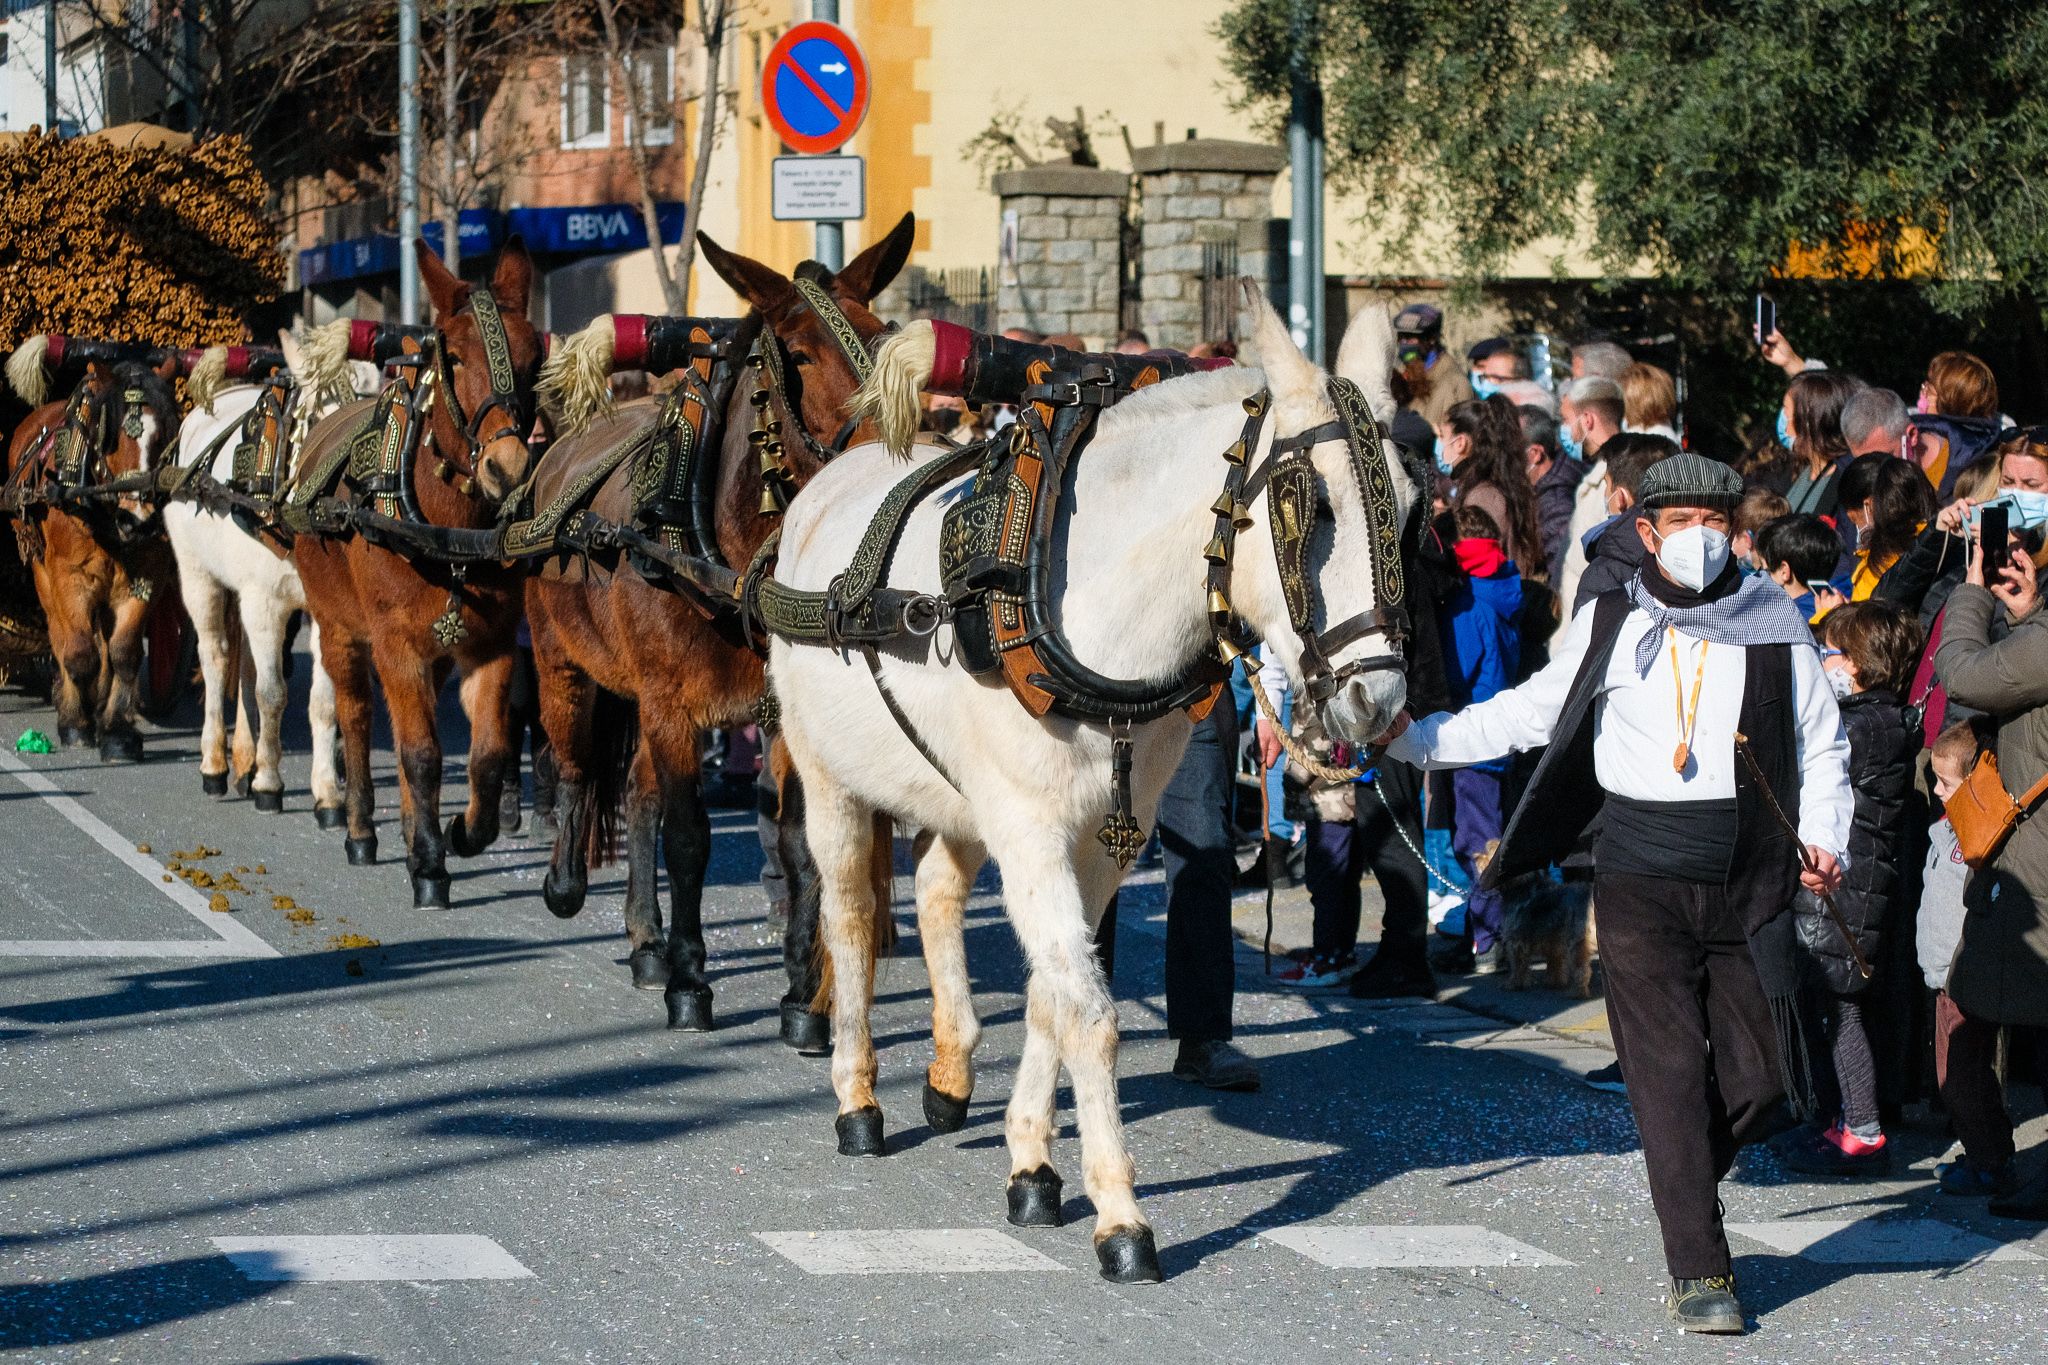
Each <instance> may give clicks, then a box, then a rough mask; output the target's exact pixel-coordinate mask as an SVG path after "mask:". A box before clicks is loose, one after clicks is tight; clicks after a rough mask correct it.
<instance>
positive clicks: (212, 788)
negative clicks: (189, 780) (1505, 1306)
mask: <svg viewBox="0 0 2048 1365" xmlns="http://www.w3.org/2000/svg"><path fill="white" fill-rule="evenodd" d="M199 790H200V791H201V792H202V793H204V794H205V795H207V796H226V795H227V794H228V775H227V774H226V773H201V774H199Z"/></svg>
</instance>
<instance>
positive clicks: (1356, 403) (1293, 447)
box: [1204, 377, 1410, 705]
mask: <svg viewBox="0 0 2048 1365" xmlns="http://www.w3.org/2000/svg"><path fill="white" fill-rule="evenodd" d="M1328 393H1329V397H1330V402H1331V404H1332V405H1333V406H1334V407H1335V408H1336V409H1337V417H1336V420H1334V421H1330V422H1324V423H1322V424H1320V425H1318V426H1314V427H1311V428H1309V429H1308V430H1306V431H1302V432H1298V433H1296V434H1294V435H1291V436H1275V437H1274V438H1273V442H1272V445H1271V447H1270V448H1269V449H1268V450H1267V452H1266V457H1265V459H1264V460H1263V461H1262V462H1261V463H1260V464H1259V466H1258V467H1257V468H1256V469H1251V470H1249V471H1248V468H1247V466H1248V464H1249V460H1250V454H1251V451H1252V450H1253V449H1254V448H1255V447H1256V446H1257V444H1258V438H1259V432H1260V429H1261V427H1262V426H1263V425H1264V423H1265V418H1266V414H1267V412H1268V410H1269V409H1270V407H1271V405H1272V392H1271V390H1269V389H1261V390H1259V392H1257V393H1255V394H1253V395H1252V396H1251V397H1249V398H1247V399H1245V400H1244V410H1245V413H1246V417H1245V425H1244V433H1243V435H1242V436H1240V437H1239V439H1238V440H1237V442H1236V443H1235V444H1234V445H1232V446H1231V447H1230V448H1229V449H1227V450H1226V451H1225V452H1224V459H1225V460H1226V461H1227V462H1228V464H1229V466H1230V471H1229V473H1228V474H1227V475H1226V476H1225V477H1224V482H1223V492H1222V494H1221V496H1219V497H1218V498H1217V499H1216V502H1215V504H1214V506H1213V507H1212V509H1211V510H1212V511H1214V512H1215V513H1216V520H1217V526H1216V535H1215V537H1214V538H1213V539H1212V540H1211V541H1210V542H1209V546H1208V548H1207V550H1206V551H1205V552H1204V554H1205V557H1206V558H1207V559H1208V561H1209V613H1210V622H1211V626H1212V628H1213V629H1214V630H1215V632H1216V639H1217V648H1218V650H1219V651H1220V652H1221V653H1222V655H1223V657H1224V659H1225V660H1226V661H1228V660H1231V659H1235V658H1237V657H1239V656H1241V655H1243V653H1244V651H1245V648H1246V645H1247V642H1246V641H1245V640H1242V639H1237V638H1233V634H1234V631H1235V629H1236V617H1235V614H1234V612H1233V611H1232V609H1231V606H1230V601H1229V587H1230V564H1231V550H1232V548H1233V547H1234V545H1235V542H1236V538H1237V533H1238V532H1239V531H1241V530H1244V529H1247V528H1248V527H1250V525H1251V524H1252V523H1251V518H1250V515H1249V511H1250V504H1251V501H1252V499H1254V498H1256V497H1258V496H1260V495H1261V494H1262V493H1263V494H1264V496H1265V499H1266V521H1267V525H1268V526H1269V527H1270V528H1271V530H1272V534H1273V556H1274V559H1275V561H1276V563H1277V566H1278V569H1279V574H1280V590H1281V595H1282V596H1283V598H1284V599H1285V600H1286V604H1287V622H1288V625H1289V626H1290V627H1292V629H1293V630H1294V633H1295V635H1296V636H1297V637H1299V638H1300V640H1301V673H1302V687H1303V690H1304V692H1305V693H1306V695H1307V696H1308V698H1309V699H1310V700H1311V701H1313V702H1315V703H1317V704H1318V705H1320V704H1321V703H1323V702H1326V701H1328V700H1329V699H1330V698H1331V697H1333V696H1335V695H1336V694H1337V693H1338V692H1339V691H1341V690H1342V689H1343V688H1344V686H1345V684H1346V683H1348V682H1350V681H1351V680H1352V679H1353V678H1356V677H1358V676H1360V675H1362V674H1365V673H1373V672H1405V671H1406V670H1407V666H1408V664H1407V659H1406V657H1405V656H1404V655H1403V654H1402V652H1401V646H1402V644H1403V642H1404V641H1406V640H1407V638H1408V635H1409V630H1410V624H1409V617H1408V610H1407V607H1406V605H1405V604H1406V600H1407V583H1406V581H1405V579H1404V577H1403V575H1402V572H1401V523H1400V508H1399V503H1398V500H1397V498H1396V496H1395V492H1394V483H1393V479H1392V478H1391V477H1390V476H1389V475H1388V473H1387V466H1386V461H1385V459H1384V458H1383V456H1382V454H1381V452H1382V450H1383V449H1384V446H1383V444H1382V443H1383V442H1384V441H1385V440H1386V439H1387V437H1386V432H1385V431H1384V429H1383V428H1382V427H1381V426H1380V424H1379V421H1378V419H1376V418H1375V417H1374V416H1373V415H1372V409H1371V407H1370V406H1369V405H1368V404H1367V403H1366V401H1365V395H1364V394H1362V393H1360V392H1359V389H1358V386H1357V385H1356V384H1353V383H1352V382H1351V381H1350V380H1348V379H1342V378H1334V377H1333V378H1332V379H1331V380H1330V381H1329V386H1328ZM1338 440H1341V441H1343V442H1344V445H1345V451H1346V454H1347V456H1348V458H1349V462H1350V465H1351V473H1352V477H1353V479H1355V480H1356V481H1357V484H1358V492H1359V499H1360V502H1361V503H1362V505H1363V507H1364V511H1365V517H1366V557H1367V561H1368V563H1369V564H1370V566H1371V569H1372V577H1373V589H1374V592H1373V597H1374V604H1373V608H1372V610H1370V611H1365V612H1360V613H1358V614H1357V615H1354V616H1351V617H1348V618H1346V619H1345V620H1342V621H1339V622H1336V623H1335V624H1332V625H1328V626H1326V627H1324V628H1323V629H1322V630H1320V631H1317V630H1315V629H1314V622H1315V589H1314V581H1315V576H1314V575H1313V574H1311V573H1310V571H1309V565H1308V545H1309V537H1310V535H1311V533H1312V531H1313V529H1314V527H1315V525H1316V523H1317V522H1318V521H1332V522H1333V521H1334V519H1335V514H1334V512H1333V511H1332V509H1331V508H1330V506H1329V505H1328V503H1327V502H1326V501H1325V500H1324V497H1323V491H1322V481H1321V480H1320V478H1319V477H1318V475H1317V474H1316V469H1315V463H1314V460H1313V458H1312V455H1313V452H1314V449H1315V447H1316V446H1318V445H1321V444H1322V443H1324V442H1325V441H1338ZM1371 635H1378V636H1379V637H1380V638H1381V639H1382V640H1383V641H1385V643H1386V645H1387V650H1386V652H1384V653H1380V654H1370V655H1366V656H1365V657H1363V658H1359V659H1353V660H1351V661H1350V662H1348V663H1345V664H1342V665H1335V664H1333V663H1332V662H1331V660H1332V658H1333V657H1334V656H1335V655H1337V654H1338V653H1339V652H1341V651H1342V650H1344V649H1345V648H1347V647H1348V646H1350V645H1352V644H1354V643H1356V642H1357V641H1359V640H1362V639H1365V638H1366V637H1367V636H1371ZM1248 666H1249V661H1248Z"/></svg>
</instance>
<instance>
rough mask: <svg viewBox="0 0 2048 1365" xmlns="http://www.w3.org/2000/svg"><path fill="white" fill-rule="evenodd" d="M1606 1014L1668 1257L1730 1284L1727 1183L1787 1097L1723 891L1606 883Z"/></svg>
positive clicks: (1620, 877) (1676, 1268) (1647, 880)
mask: <svg viewBox="0 0 2048 1365" xmlns="http://www.w3.org/2000/svg"><path fill="white" fill-rule="evenodd" d="M1593 905H1594V912H1595V914H1596V915H1597V916H1598V917H1599V920H1598V924H1599V933H1600V961H1601V966H1602V968H1603V969H1604V971H1605V974H1606V981H1607V1017H1608V1021H1609V1023H1610V1024H1611V1026H1612V1028H1613V1030H1614V1049H1615V1051H1616V1052H1617V1053H1618V1054H1619V1055H1620V1059H1621V1071H1622V1075H1623V1076H1625V1077H1627V1079H1628V1099H1629V1104H1630V1106H1631V1107H1632V1108H1634V1110H1635V1116H1636V1129H1637V1131H1638V1132H1639V1133H1640V1134H1641V1137H1642V1143H1643V1164H1644V1165H1645V1166H1646V1167H1648V1169H1649V1176H1650V1200H1651V1203H1652V1204H1653V1205H1654V1206H1655V1207H1656V1210H1657V1224H1658V1226H1659V1227H1660V1228H1661V1229H1662V1230H1663V1233H1664V1260H1665V1264H1666V1265H1667V1266H1668V1267H1669V1269H1670V1271H1671V1274H1672V1275H1673V1276H1674V1277H1676V1278H1679V1279H1696V1278H1699V1277H1702V1276H1707V1275H1725V1274H1727V1273H1728V1271H1729V1258H1728V1238H1727V1236H1726V1235H1725V1234H1724V1233H1723V1232H1722V1230H1721V1212H1720V1203H1719V1195H1718V1186H1719V1185H1720V1183H1721V1179H1722V1177H1723V1176H1725V1175H1727V1174H1728V1168H1729V1167H1730V1166H1731V1165H1733V1164H1734V1161H1735V1152H1736V1149H1737V1148H1739V1147H1740V1146H1741V1145H1742V1144H1743V1143H1745V1142H1750V1141H1754V1140H1755V1139H1756V1138H1758V1137H1761V1136H1762V1135H1763V1132H1762V1130H1763V1129H1764V1127H1765V1125H1767V1124H1768V1123H1769V1121H1770V1117H1771V1114H1772V1111H1773V1109H1774V1107H1775V1106H1776V1104H1777V1102H1778V1100H1779V1098H1780V1096H1781V1094H1782V1086H1781V1083H1780V1081H1779V1077H1778V1045H1777V1038H1776V1034H1775V1032H1774V1031H1773V1028H1772V1025H1771V1010H1770V1004H1769V1002H1768V1001H1766V1000H1765V998H1764V992H1763V987H1762V985H1761V984H1759V982H1758V981H1757V974H1756V966H1755V964H1754V963H1753V962H1752V961H1751V959H1750V956H1749V944H1748V941H1747V939H1746V938H1745V936H1744V935H1743V932H1742V924H1741V921H1740V920H1739V919H1738V918H1737V916H1736V912H1735V909H1734V907H1733V906H1731V905H1730V904H1729V903H1728V894H1727V891H1726V890H1725V888H1723V887H1719V886H1708V885H1703V884H1701V883H1698V882H1682V881H1673V880H1670V879H1667V878H1663V877H1637V876H1630V875H1627V874H1624V873H1605V872H1603V873H1598V874H1596V875H1595V877H1594V880H1593Z"/></svg>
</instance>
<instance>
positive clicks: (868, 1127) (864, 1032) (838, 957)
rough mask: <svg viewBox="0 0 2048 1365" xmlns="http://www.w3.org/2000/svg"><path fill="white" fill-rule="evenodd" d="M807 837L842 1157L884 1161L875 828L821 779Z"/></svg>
mask: <svg viewBox="0 0 2048 1365" xmlns="http://www.w3.org/2000/svg"><path fill="white" fill-rule="evenodd" d="M804 817H805V832H806V834H807V835H808V837H809V840H810V848H811V856H812V857H813V858H814V859H815V860H816V863H817V877H818V890H819V895H820V900H819V906H818V908H819V915H820V918H821V921H822V924H823V930H824V938H825V951H826V952H827V954H829V955H830V957H831V960H832V982H833V984H832V1033H833V1039H832V1043H833V1046H832V1090H833V1093H834V1094H836V1095H837V1096H838V1098H839V1117H838V1118H837V1120H836V1121H835V1123H834V1127H835V1128H836V1129H837V1131H838V1135H839V1154H840V1155H841V1156H880V1155H882V1151H883V1143H882V1109H881V1106H880V1105H878V1104H876V1103H875V1040H874V1036H873V1034H872V1033H871V1032H870V1031H869V1027H868V1014H869V1011H870V1010H872V1009H873V1007H874V997H875V908H874V905H873V900H874V894H875V890H874V883H873V880H872V878H871V875H870V868H869V857H870V854H871V846H872V844H873V842H874V824H873V822H872V820H871V819H870V816H869V812H868V810H867V809H866V808H865V807H863V806H862V805H861V804H860V802H859V801H858V800H857V799H856V798H855V797H854V796H853V794H852V793H851V792H849V791H847V790H846V789H844V788H842V787H840V786H839V785H838V784H836V783H834V782H833V781H831V780H830V778H829V777H826V776H825V775H824V774H822V773H813V774H811V775H810V777H809V778H807V779H806V782H805V811H804Z"/></svg>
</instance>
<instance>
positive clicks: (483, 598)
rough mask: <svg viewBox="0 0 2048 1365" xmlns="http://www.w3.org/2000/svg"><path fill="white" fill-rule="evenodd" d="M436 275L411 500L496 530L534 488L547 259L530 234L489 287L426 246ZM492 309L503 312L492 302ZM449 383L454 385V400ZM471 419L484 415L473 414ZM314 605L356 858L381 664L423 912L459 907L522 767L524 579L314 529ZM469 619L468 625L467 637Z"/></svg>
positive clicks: (303, 557) (353, 417)
mask: <svg viewBox="0 0 2048 1365" xmlns="http://www.w3.org/2000/svg"><path fill="white" fill-rule="evenodd" d="M419 261H420V276H421V279H422V280H423V281H424V283H425V284H426V288H427V294H428V297H429V298H430V299H431V300H432V302H433V305H434V325H435V327H436V329H437V336H438V343H437V344H438V345H439V346H441V347H442V348H444V351H445V356H446V362H447V363H446V364H445V366H444V367H443V368H442V371H441V374H442V378H441V382H440V387H437V389H436V390H435V394H434V402H433V404H432V407H431V409H430V410H429V413H428V421H429V426H428V429H427V433H426V434H425V435H424V436H423V437H421V440H422V441H423V442H431V443H432V449H431V450H428V449H425V448H424V447H423V448H422V449H421V451H420V456H419V459H418V460H417V461H416V462H415V466H414V470H413V476H412V478H411V480H410V484H411V487H410V495H411V498H412V499H413V501H414V503H415V505H416V506H417V509H418V513H419V515H420V517H421V518H423V519H424V520H425V521H426V522H427V523H429V524H431V525H433V526H439V527H447V528H478V527H489V526H491V525H493V524H494V522H495V519H496V516H497V510H498V506H499V504H500V503H501V502H502V501H503V499H504V498H505V496H506V495H507V494H508V493H510V492H512V491H513V490H514V489H516V488H518V487H519V486H520V485H521V484H522V483H524V482H525V481H526V477H527V470H528V465H529V464H530V462H531V456H530V454H529V452H528V450H527V445H526V426H527V425H528V423H529V421H530V415H531V412H532V402H533V397H532V396H533V381H534V376H535V373H536V372H537V370H538V369H539V367H540V361H541V341H540V337H539V335H538V334H537V333H536V332H535V331H534V329H533V326H532V324H530V323H529V322H528V321H527V319H526V303H527V293H528V290H529V289H530V287H531V285H532V282H533V262H532V260H531V258H530V257H528V255H527V254H526V248H525V246H524V244H523V243H521V242H520V241H519V239H518V238H516V237H515V238H514V239H513V240H512V241H511V242H509V243H508V244H507V245H506V247H505V249H504V252H503V253H502V255H501V256H500V257H499V259H498V263H497V268H496V270H495V271H494V272H493V273H492V275H491V282H490V285H489V287H488V289H487V290H486V289H483V288H479V287H472V286H471V285H469V284H467V283H465V282H464V281H462V280H460V279H457V278H456V277H455V276H454V275H451V274H450V273H449V272H448V269H447V267H446V266H444V265H442V264H441V260H440V258H439V257H438V256H436V255H435V254H434V253H433V252H432V251H431V250H429V249H427V248H426V247H425V246H424V245H421V246H420V248H419ZM484 296H488V297H489V298H491V299H492V300H494V301H495V303H496V305H497V306H496V309H495V310H491V311H492V312H493V314H494V316H495V317H496V318H497V319H499V321H498V322H497V323H496V324H495V326H494V328H493V330H500V329H501V338H502V340H503V342H504V343H505V346H506V349H507V351H508V352H509V354H504V355H500V356H499V357H498V362H499V368H500V370H501V371H502V370H503V369H504V367H505V366H506V365H507V364H508V363H509V367H510V371H511V379H512V387H511V388H510V389H504V388H501V387H499V386H498V385H497V384H494V383H493V380H492V375H491V370H492V368H493V366H492V358H491V356H490V355H489V354H487V345H486V343H487V341H488V340H489V338H488V337H487V336H486V332H485V329H484V327H483V326H480V324H479V321H478V313H479V311H481V309H480V308H479V304H480V300H481V298H482V297H484ZM485 307H487V305H485ZM442 387H447V388H452V390H453V397H454V399H455V401H454V402H449V401H447V395H446V394H444V393H443V392H442V391H441V388H442ZM374 401H375V400H364V401H362V402H357V403H351V404H349V405H347V406H345V407H343V408H341V409H340V410H339V411H337V412H335V413H333V414H332V415H330V416H329V417H327V418H326V419H325V420H323V421H322V422H321V423H320V425H318V426H317V427H315V428H314V429H313V430H312V432H311V433H309V434H308V436H307V438H306V441H305V444H304V447H303V449H302V450H301V452H300V455H299V463H298V477H300V478H304V477H305V476H306V475H307V473H308V472H309V471H311V470H312V469H314V468H315V467H316V466H317V465H318V464H319V462H320V461H321V459H322V457H323V456H324V455H325V454H326V453H327V452H328V451H329V450H330V449H331V448H332V447H333V446H334V444H335V443H336V442H339V441H344V440H347V439H349V438H350V436H351V435H352V434H353V433H354V432H356V431H357V430H358V428H359V427H360V425H361V418H362V416H363V414H364V413H365V412H366V411H368V410H369V408H370V406H371V405H372V403H373V402H374ZM463 414H467V415H468V420H467V421H466V422H465V421H464V420H463ZM292 557H293V559H294V560H295V561H296V562H297V564H298V569H299V578H300V580H301V581H302V582H303V583H304V585H305V592H306V609H307V611H308V612H309V613H310V614H311V615H312V617H313V620H314V622H315V624H317V625H318V626H319V629H320V657H321V660H322V662H323V663H324V664H325V665H326V668H327V673H328V676H329V677H330V678H332V679H333V680H334V703H335V712H336V719H337V720H338V721H339V722H340V725H341V733H342V746H343V749H342V752H343V761H344V764H345V767H346V775H345V782H346V794H345V796H344V807H345V810H346V814H347V821H348V855H349V861H350V862H352V863H370V862H375V861H376V858H377V833H376V829H375V826H374V824H373V823H372V818H371V817H372V814H373V811H374V801H375V797H374V793H373V791H372V789H371V782H370V668H371V665H372V664H373V663H374V664H375V666H376V670H377V677H378V680H379V681H380V682H381V683H382V684H383V688H384V704H385V706H386V708H387V709H388V710H389V712H390V715H391V733H392V738H393V740H394V742H395V744H396V747H397V749H398V777H399V799H400V803H401V810H402V811H403V820H402V825H403V829H404V833H405V840H406V856H405V861H406V870H407V871H408V872H410V873H411V875H412V890H413V904H414V905H415V906H420V907H425V908H432V909H445V908H447V906H448V868H447V852H448V850H449V849H450V848H453V849H454V851H455V852H456V853H457V854H458V855H460V856H463V857H469V856H471V855H473V854H476V853H480V852H482V851H483V849H484V848H486V847H487V846H489V845H490V843H491V842H492V841H493V840H495V839H496V838H497V837H498V795H499V789H500V787H502V786H503V784H504V777H505V771H506V767H507V765H508V764H509V763H510V762H511V761H512V759H513V752H514V751H513V748H512V737H511V717H510V712H509V709H508V706H507V701H508V694H509V690H510V687H511V682H512V673H513V665H514V660H515V658H516V636H517V632H518V629H519V607H520V578H521V576H522V571H521V570H519V569H517V568H513V567H509V566H505V565H501V564H492V563H483V564H473V565H469V566H466V567H464V568H460V569H457V568H454V567H451V566H450V565H449V564H448V563H445V562H439V561H436V560H433V559H430V558H425V557H414V556H411V555H408V554H404V553H400V552H398V551H395V550H392V549H387V548H384V547H383V546H379V545H375V544H372V543H371V542H370V541H369V540H368V539H366V538H365V537H364V536H361V535H353V534H352V535H341V536H324V535H301V536H299V537H298V538H297V540H296V541H295V543H294V544H293V547H292ZM457 621H459V623H460V628H459V629H456V628H455V623H456V622H457ZM457 667H460V668H461V670H462V693H461V695H462V706H463V710H464V711H466V712H467V713H468V715H469V725H470V744H469V805H468V808H467V809H466V810H465V811H464V812H462V813H460V814H458V815H456V816H455V818H454V819H452V820H451V821H449V823H448V829H447V834H446V837H445V839H444V837H443V835H442V830H441V824H440V811H441V740H440V736H439V734H438V733H437V731H436V728H435V723H434V709H435V702H436V699H437V698H438V696H439V694H440V691H441V688H442V686H443V685H444V684H445V683H446V682H447V679H448V675H449V673H450V672H451V671H452V670H453V669H455V668H457Z"/></svg>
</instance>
